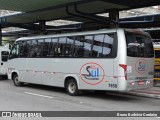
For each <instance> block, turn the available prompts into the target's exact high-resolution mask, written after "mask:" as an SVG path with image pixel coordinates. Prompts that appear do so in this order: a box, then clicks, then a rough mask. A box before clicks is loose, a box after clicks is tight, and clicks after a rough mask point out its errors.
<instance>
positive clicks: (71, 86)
mask: <svg viewBox="0 0 160 120" xmlns="http://www.w3.org/2000/svg"><path fill="white" fill-rule="evenodd" d="M66 90H67V93H68V94H69V95H71V96H76V95H79V90H78V86H77V82H76V80H74V79H71V80H69V81H68V82H67V84H66Z"/></svg>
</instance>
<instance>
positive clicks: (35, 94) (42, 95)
mask: <svg viewBox="0 0 160 120" xmlns="http://www.w3.org/2000/svg"><path fill="white" fill-rule="evenodd" d="M25 93H26V94H29V95H35V96H39V97H45V98H53V97H51V96H46V95H41V94H37V93H30V92H25Z"/></svg>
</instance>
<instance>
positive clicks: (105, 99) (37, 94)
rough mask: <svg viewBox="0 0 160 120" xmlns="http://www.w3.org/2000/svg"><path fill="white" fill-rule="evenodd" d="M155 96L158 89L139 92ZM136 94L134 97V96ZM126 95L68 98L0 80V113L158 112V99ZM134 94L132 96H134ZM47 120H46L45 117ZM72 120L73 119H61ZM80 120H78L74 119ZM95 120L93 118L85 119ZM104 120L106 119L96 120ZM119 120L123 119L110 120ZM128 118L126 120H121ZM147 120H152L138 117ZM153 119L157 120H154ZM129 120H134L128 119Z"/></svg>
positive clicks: (56, 91)
mask: <svg viewBox="0 0 160 120" xmlns="http://www.w3.org/2000/svg"><path fill="white" fill-rule="evenodd" d="M146 91H148V92H150V93H152V94H153V92H154V93H156V94H158V95H159V93H160V89H159V88H152V89H149V90H141V93H142V92H145V94H150V93H146ZM136 93H137V94H136ZM139 93H140V91H134V92H132V95H130V94H128V93H127V94H121V93H111V92H106V93H101V92H87V93H85V94H83V95H81V96H76V97H73V96H69V95H67V94H66V91H65V90H64V89H62V88H55V87H48V86H41V85H31V84H30V85H26V86H24V87H15V86H14V85H13V83H12V81H11V80H1V81H0V111H160V99H159V98H158V97H157V98H156V99H155V97H145V96H142V95H138V94H139ZM135 94H136V95H135ZM47 119H48V118H47ZM63 119H64V120H72V119H73V118H63ZM78 119H80V118H78ZM87 119H88V120H90V119H92V120H94V119H95V120H97V118H87ZM99 119H102V120H106V119H109V118H99ZM112 119H113V120H114V119H115V120H117V119H118V120H121V119H123V120H124V118H112ZM125 119H128V118H125ZM141 119H142V120H143V119H144V120H151V119H152V118H150V119H149V118H141ZM153 119H159V118H158V117H154V118H153ZM130 120H136V118H134V117H133V118H131V119H130Z"/></svg>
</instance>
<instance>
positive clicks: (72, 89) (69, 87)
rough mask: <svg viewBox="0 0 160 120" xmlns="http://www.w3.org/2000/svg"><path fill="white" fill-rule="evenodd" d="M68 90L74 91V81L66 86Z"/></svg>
mask: <svg viewBox="0 0 160 120" xmlns="http://www.w3.org/2000/svg"><path fill="white" fill-rule="evenodd" d="M68 90H69V92H70V93H75V92H76V84H75V83H73V82H72V83H70V84H69V86H68Z"/></svg>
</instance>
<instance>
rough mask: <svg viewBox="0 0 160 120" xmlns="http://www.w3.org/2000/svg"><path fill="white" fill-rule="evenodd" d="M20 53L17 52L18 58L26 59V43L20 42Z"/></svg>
mask: <svg viewBox="0 0 160 120" xmlns="http://www.w3.org/2000/svg"><path fill="white" fill-rule="evenodd" d="M19 49H20V52H19V57H22V58H23V57H27V56H28V51H27V44H26V41H22V42H21V43H20V48H19Z"/></svg>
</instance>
